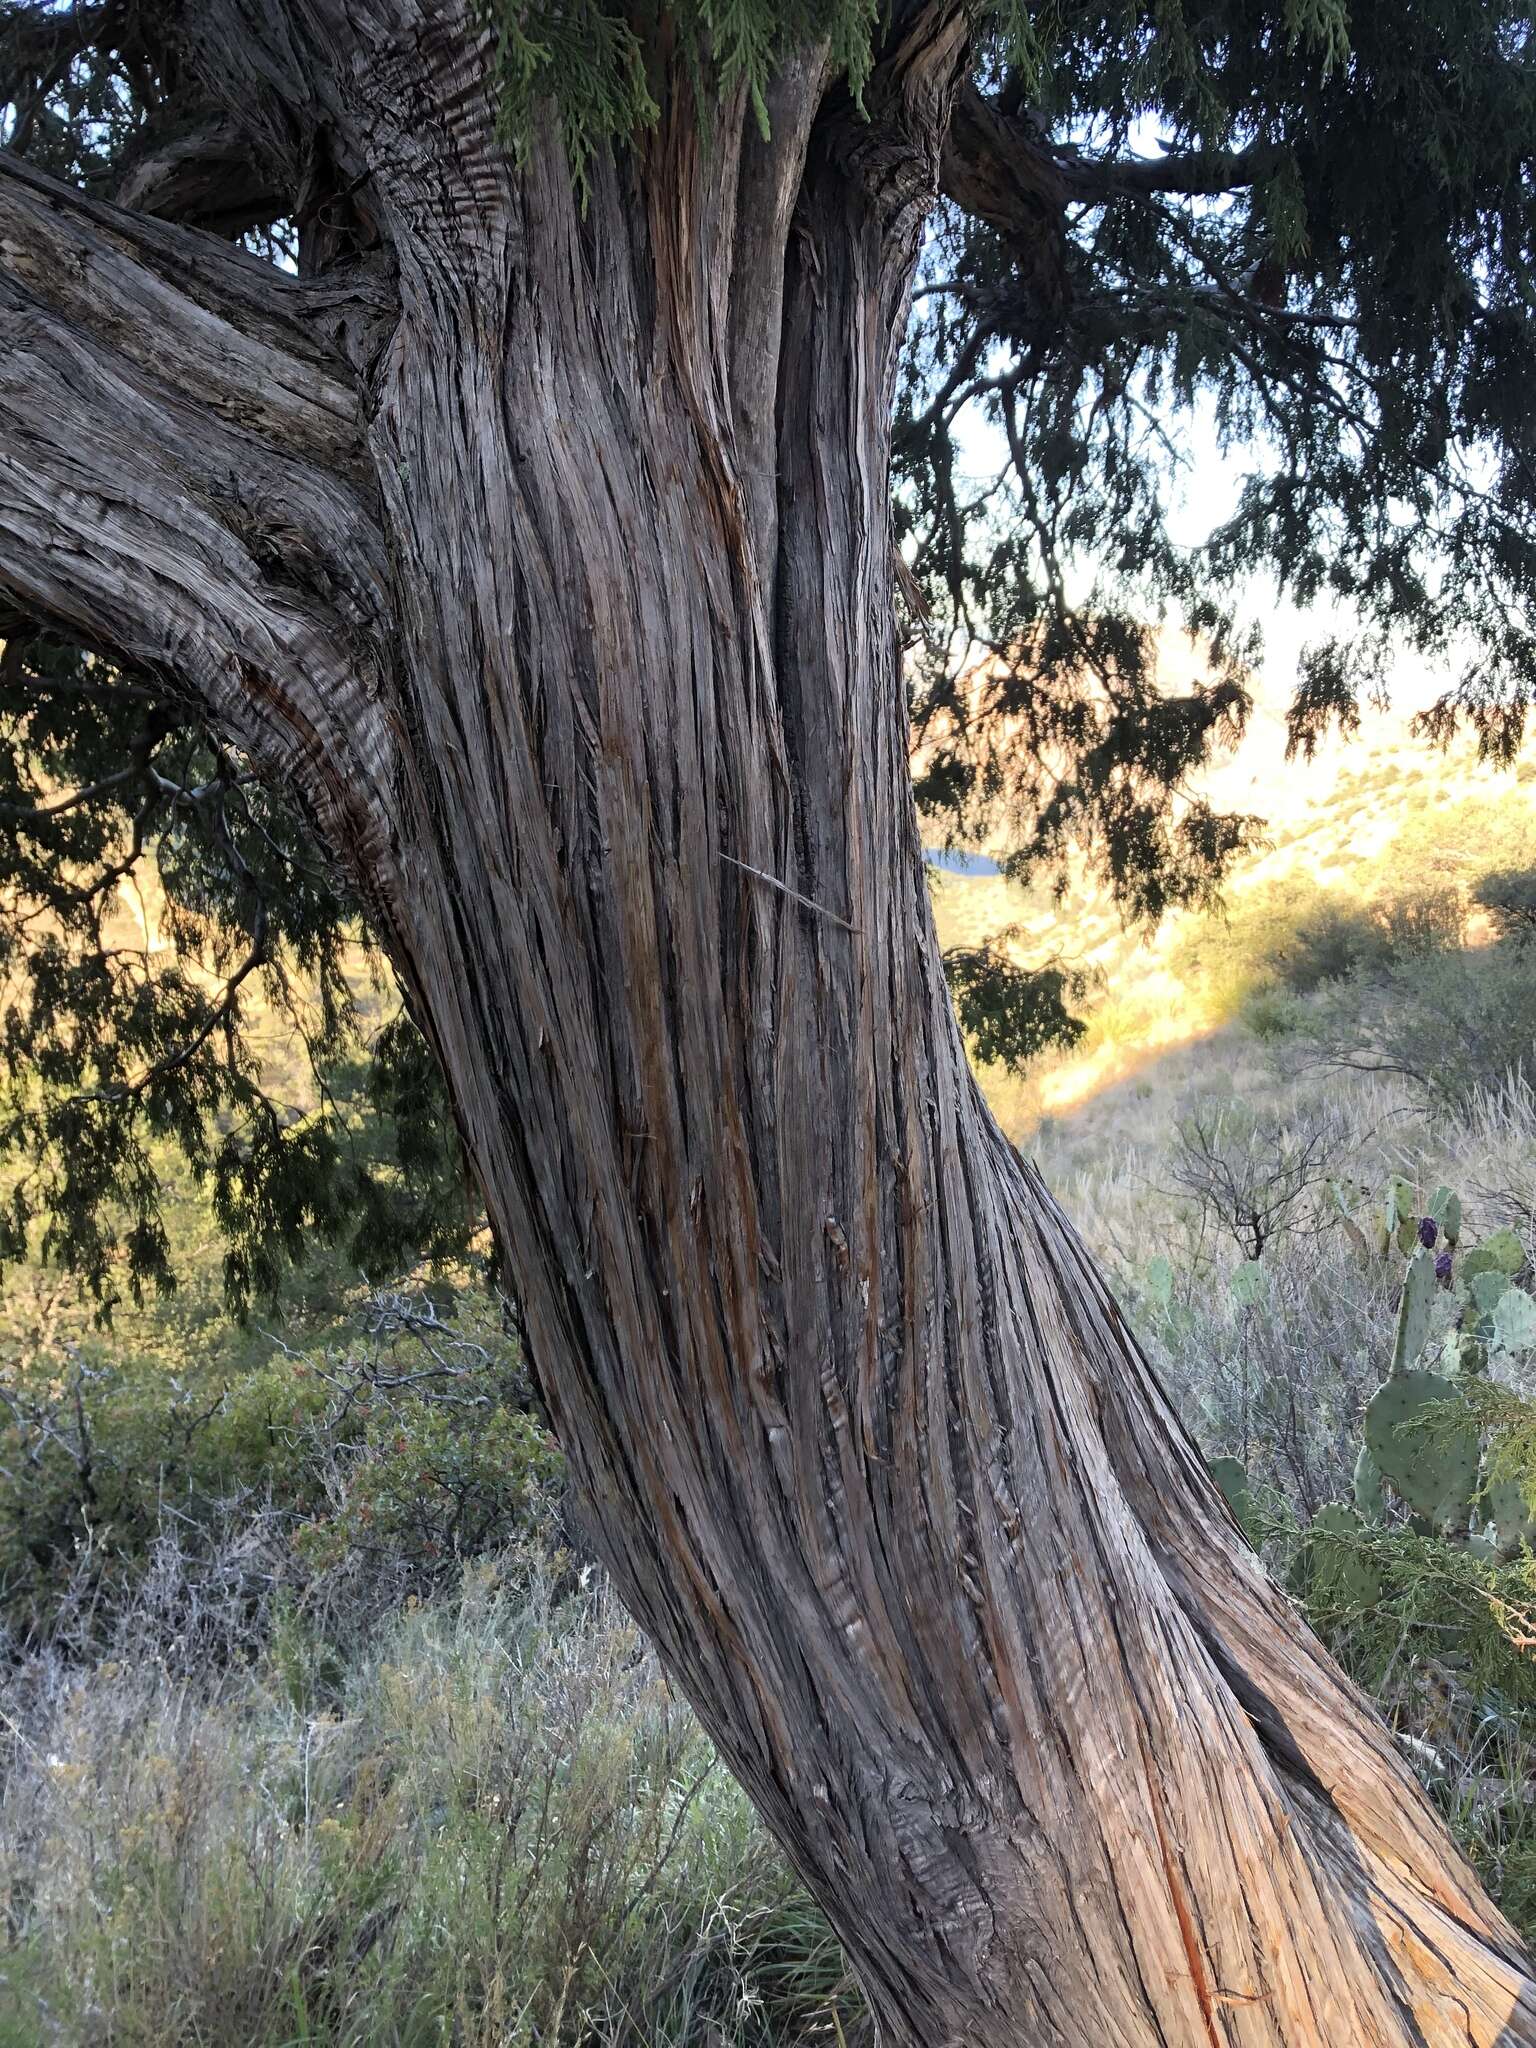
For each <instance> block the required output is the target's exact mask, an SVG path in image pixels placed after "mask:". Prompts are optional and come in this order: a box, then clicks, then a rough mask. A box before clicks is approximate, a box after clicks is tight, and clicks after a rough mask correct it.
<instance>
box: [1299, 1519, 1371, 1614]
mask: <svg viewBox="0 0 1536 2048" xmlns="http://www.w3.org/2000/svg"><path fill="white" fill-rule="evenodd" d="M1364 1534H1365V1524H1364V1522H1362V1521H1361V1519H1360V1517H1359V1515H1357V1514H1356V1512H1355V1510H1354V1509H1353V1508H1352V1507H1349V1506H1348V1505H1347V1504H1346V1503H1345V1502H1343V1501H1340V1500H1334V1501H1329V1503H1328V1505H1327V1506H1326V1507H1321V1508H1319V1509H1318V1511H1317V1513H1316V1514H1315V1515H1314V1516H1313V1517H1312V1526H1311V1528H1310V1530H1309V1531H1308V1533H1307V1548H1306V1565H1305V1569H1306V1576H1307V1580H1308V1591H1309V1592H1310V1594H1311V1595H1312V1597H1313V1599H1315V1600H1317V1601H1318V1602H1319V1603H1320V1604H1321V1605H1322V1606H1325V1607H1333V1608H1342V1609H1344V1610H1345V1611H1346V1612H1348V1613H1357V1612H1358V1611H1359V1610H1360V1609H1361V1608H1365V1607H1374V1606H1375V1605H1376V1603H1377V1601H1378V1600H1379V1599H1380V1598H1381V1596H1382V1593H1383V1591H1384V1587H1383V1584H1382V1578H1381V1573H1380V1572H1379V1571H1378V1570H1377V1569H1376V1567H1375V1565H1374V1564H1373V1563H1372V1562H1371V1559H1370V1557H1369V1556H1368V1555H1367V1554H1366V1552H1365V1551H1364V1549H1363V1548H1362V1546H1361V1544H1360V1541H1359V1539H1360V1537H1362V1536H1363V1535H1364Z"/></svg>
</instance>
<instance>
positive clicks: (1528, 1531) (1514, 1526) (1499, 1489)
mask: <svg viewBox="0 0 1536 2048" xmlns="http://www.w3.org/2000/svg"><path fill="white" fill-rule="evenodd" d="M1478 1506H1479V1508H1480V1510H1481V1512H1482V1514H1483V1516H1484V1518H1485V1522H1486V1527H1485V1529H1484V1532H1483V1533H1484V1535H1485V1536H1486V1537H1487V1539H1488V1542H1489V1544H1490V1546H1491V1548H1492V1550H1493V1552H1494V1555H1495V1556H1497V1557H1518V1556H1519V1554H1520V1552H1521V1550H1522V1549H1523V1548H1525V1547H1526V1546H1527V1545H1529V1547H1530V1548H1531V1549H1533V1550H1536V1511H1533V1509H1532V1506H1531V1502H1530V1497H1529V1495H1528V1494H1527V1493H1526V1490H1525V1488H1524V1487H1523V1486H1522V1485H1521V1484H1520V1482H1519V1480H1518V1479H1495V1480H1493V1481H1492V1483H1491V1484H1490V1485H1489V1486H1488V1487H1487V1488H1486V1490H1485V1491H1484V1493H1483V1497H1482V1499H1481V1500H1480V1501H1479V1503H1478Z"/></svg>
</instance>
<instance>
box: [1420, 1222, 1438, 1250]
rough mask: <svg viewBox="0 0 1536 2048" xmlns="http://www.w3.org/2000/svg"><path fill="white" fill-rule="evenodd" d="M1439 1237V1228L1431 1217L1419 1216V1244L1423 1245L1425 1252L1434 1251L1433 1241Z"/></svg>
mask: <svg viewBox="0 0 1536 2048" xmlns="http://www.w3.org/2000/svg"><path fill="white" fill-rule="evenodd" d="M1439 1235H1440V1226H1439V1224H1438V1223H1437V1222H1436V1221H1435V1219H1434V1217H1433V1216H1421V1217H1420V1218H1419V1243H1420V1244H1421V1245H1423V1247H1424V1249H1425V1251H1427V1252H1432V1251H1433V1250H1434V1248H1435V1239H1436V1238H1437V1237H1438V1236H1439Z"/></svg>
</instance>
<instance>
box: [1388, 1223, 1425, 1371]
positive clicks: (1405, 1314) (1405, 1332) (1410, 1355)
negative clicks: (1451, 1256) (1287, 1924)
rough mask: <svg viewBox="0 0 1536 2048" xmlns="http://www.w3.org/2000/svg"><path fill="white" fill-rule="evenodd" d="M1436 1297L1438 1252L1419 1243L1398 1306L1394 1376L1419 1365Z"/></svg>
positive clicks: (1393, 1353) (1411, 1260) (1410, 1263)
mask: <svg viewBox="0 0 1536 2048" xmlns="http://www.w3.org/2000/svg"><path fill="white" fill-rule="evenodd" d="M1434 1299H1435V1255H1434V1253H1433V1252H1432V1251H1430V1250H1429V1249H1428V1248H1427V1247H1426V1246H1424V1245H1420V1246H1419V1248H1418V1250H1417V1251H1416V1252H1415V1253H1414V1255H1413V1257H1412V1258H1411V1259H1410V1260H1409V1261H1408V1271H1407V1274H1406V1275H1405V1276H1404V1279H1403V1298H1402V1300H1401V1302H1400V1303H1399V1304H1398V1310H1397V1337H1396V1340H1395V1341H1394V1343H1393V1346H1392V1376H1393V1378H1394V1379H1399V1378H1401V1377H1402V1375H1403V1374H1404V1373H1406V1372H1408V1371H1410V1370H1411V1369H1412V1367H1414V1366H1415V1365H1417V1363H1418V1361H1419V1354H1420V1353H1421V1352H1422V1351H1423V1349H1424V1340H1425V1338H1426V1337H1428V1335H1429V1312H1430V1309H1431V1308H1432V1307H1433V1305H1434Z"/></svg>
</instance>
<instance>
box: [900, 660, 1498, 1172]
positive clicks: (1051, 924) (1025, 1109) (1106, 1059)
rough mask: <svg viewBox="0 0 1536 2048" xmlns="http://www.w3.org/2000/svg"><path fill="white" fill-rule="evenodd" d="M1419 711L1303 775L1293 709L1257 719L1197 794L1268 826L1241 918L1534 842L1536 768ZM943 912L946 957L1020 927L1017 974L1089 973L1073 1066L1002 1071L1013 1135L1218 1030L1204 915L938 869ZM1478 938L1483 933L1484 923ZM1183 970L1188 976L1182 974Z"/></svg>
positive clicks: (1372, 725)
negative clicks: (1426, 724)
mask: <svg viewBox="0 0 1536 2048" xmlns="http://www.w3.org/2000/svg"><path fill="white" fill-rule="evenodd" d="M1411 718H1412V713H1411V710H1410V709H1409V708H1408V707H1399V708H1397V709H1393V710H1373V709H1369V708H1367V709H1365V710H1364V711H1363V713H1362V720H1361V729H1360V731H1359V733H1358V734H1356V735H1355V736H1354V737H1353V738H1352V739H1348V740H1344V739H1340V738H1338V737H1336V736H1335V737H1332V738H1330V739H1329V740H1328V741H1327V742H1326V743H1325V744H1324V745H1323V746H1321V747H1320V748H1319V751H1318V754H1317V756H1316V758H1315V759H1314V760H1313V761H1312V762H1310V763H1305V762H1301V761H1291V762H1288V761H1287V760H1286V758H1285V726H1284V715H1283V698H1282V697H1281V695H1280V694H1279V693H1278V692H1276V693H1275V694H1274V696H1273V697H1272V698H1270V699H1269V700H1268V701H1261V702H1260V703H1259V704H1258V705H1257V706H1256V708H1255V711H1254V715H1253V718H1252V721H1251V723H1250V726H1249V729H1248V732H1247V735H1246V737H1245V738H1244V740H1243V742H1242V744H1241V746H1240V747H1238V748H1237V749H1236V750H1235V751H1234V752H1233V753H1232V754H1231V755H1229V756H1228V757H1227V758H1226V759H1224V760H1221V761H1218V762H1216V763H1214V764H1213V765H1212V767H1211V768H1210V769H1209V770H1208V772H1207V773H1206V775H1205V776H1204V778H1203V779H1202V782H1201V784H1200V787H1201V789H1202V790H1203V791H1204V793H1206V794H1207V795H1209V796H1210V798H1211V799H1212V801H1213V802H1215V803H1216V804H1217V805H1218V806H1219V807H1220V808H1223V809H1228V810H1237V811H1245V812H1250V813H1252V814H1254V815H1256V816H1258V817H1260V818H1262V819H1263V820H1264V821H1265V833H1264V842H1265V843H1264V847H1263V850H1262V851H1260V852H1258V853H1256V854H1255V855H1253V856H1251V857H1249V858H1248V859H1246V860H1244V861H1243V862H1242V863H1241V864H1240V865H1239V867H1238V868H1237V870H1236V871H1235V872H1234V873H1233V875H1232V877H1231V881H1230V884H1229V888H1228V891H1227V901H1228V905H1229V909H1230V911H1231V914H1232V915H1233V916H1234V917H1235V916H1237V915H1239V914H1240V913H1241V908H1242V905H1243V903H1244V901H1245V899H1251V898H1252V897H1253V895H1254V893H1255V892H1263V891H1265V890H1266V889H1268V888H1270V887H1271V886H1273V885H1283V884H1289V883H1292V882H1295V881H1297V880H1300V879H1305V880H1306V881H1307V882H1309V883H1312V884H1315V885H1316V886H1317V887H1319V888H1322V889H1325V890H1328V891H1330V892H1339V893H1341V894H1343V895H1358V894H1360V893H1364V894H1367V895H1374V894H1378V893H1383V892H1388V891H1390V892H1392V893H1396V892H1397V891H1399V890H1401V889H1403V888H1404V887H1406V886H1409V885H1410V884H1411V883H1412V881H1413V878H1414V877H1415V876H1420V877H1423V878H1425V879H1426V880H1429V879H1431V878H1433V877H1435V876H1442V875H1443V876H1444V877H1445V878H1446V879H1452V880H1454V879H1456V878H1458V877H1464V876H1465V875H1466V874H1467V873H1468V872H1469V871H1471V870H1472V869H1474V868H1475V867H1476V864H1477V862H1478V860H1479V859H1480V858H1482V857H1483V855H1484V854H1485V852H1486V851H1487V849H1489V848H1490V847H1492V846H1496V845H1502V846H1507V845H1510V844H1512V843H1514V842H1516V841H1518V840H1519V839H1521V838H1522V837H1524V836H1527V835H1536V763H1532V762H1529V761H1527V762H1525V763H1523V764H1522V765H1520V766H1518V767H1516V768H1514V769H1507V768H1498V767H1494V766H1492V765H1490V764H1484V763H1480V762H1479V761H1478V759H1477V756H1476V750H1475V747H1473V746H1472V745H1471V744H1458V745H1457V746H1455V747H1453V748H1452V749H1451V750H1450V751H1449V752H1446V753H1441V752H1439V751H1437V750H1436V749H1434V748H1433V747H1431V746H1430V745H1429V744H1428V743H1427V742H1426V741H1425V740H1423V739H1420V738H1417V737H1415V736H1414V734H1413V733H1412V731H1411V730H1410V725H1411ZM933 890H934V908H935V914H936V917H937V920H938V927H939V936H940V939H941V941H942V943H943V944H944V945H945V946H946V947H950V946H959V945H975V944H978V943H980V942H981V941H983V940H987V939H993V940H995V939H996V938H997V936H998V935H999V934H1001V933H1005V932H1007V931H1009V930H1010V928H1012V929H1013V931H1014V933H1015V936H1013V937H1012V938H1011V939H1009V940H1007V941H1006V945H1005V949H1006V950H1007V951H1008V952H1009V953H1010V955H1011V956H1012V957H1014V958H1016V959H1017V960H1018V961H1019V963H1020V964H1021V965H1029V964H1038V963H1040V962H1042V961H1044V960H1046V959H1049V958H1051V957H1052V956H1059V957H1060V958H1061V959H1062V960H1064V961H1067V962H1069V963H1071V964H1072V965H1074V966H1078V967H1083V968H1086V969H1088V970H1090V971H1091V972H1092V974H1093V975H1094V977H1095V982H1096V993H1095V994H1094V996H1093V997H1092V999H1091V1001H1090V1004H1089V1005H1088V1007H1087V1009H1086V1011H1085V1015H1086V1016H1087V1019H1088V1022H1089V1025H1090V1029H1089V1033H1088V1036H1087V1038H1086V1039H1085V1040H1084V1042H1083V1044H1082V1046H1081V1047H1080V1048H1079V1049H1078V1050H1077V1051H1076V1052H1075V1053H1073V1054H1071V1055H1070V1056H1064V1057H1056V1058H1052V1059H1047V1060H1045V1061H1043V1062H1041V1063H1039V1064H1038V1065H1037V1066H1036V1067H1035V1068H1034V1069H1033V1070H1032V1071H1031V1073H1030V1074H1029V1075H1028V1076H1027V1077H1025V1078H1024V1079H1022V1080H1021V1079H1019V1078H1017V1077H1015V1076H1013V1075H1010V1074H1007V1073H1004V1072H1001V1071H993V1072H991V1073H989V1074H988V1075H987V1076H986V1077H985V1079H986V1083H987V1089H988V1094H989V1096H990V1098H991V1100H992V1103H993V1106H994V1108H995V1109H996V1111H997V1113H998V1115H999V1117H1000V1119H1001V1120H1002V1122H1003V1125H1004V1127H1005V1129H1006V1130H1007V1131H1008V1133H1009V1135H1010V1136H1012V1137H1014V1138H1015V1139H1016V1140H1022V1139H1024V1138H1026V1137H1027V1136H1028V1135H1029V1134H1030V1132H1031V1131H1032V1130H1033V1129H1034V1128H1035V1126H1036V1125H1037V1124H1038V1122H1039V1120H1040V1118H1041V1117H1042V1116H1055V1115H1060V1114H1062V1113H1064V1112H1068V1111H1071V1110H1072V1109H1074V1108H1075V1107H1078V1106H1081V1105H1084V1104H1085V1103H1087V1102H1088V1101H1089V1100H1091V1099H1092V1098H1093V1097H1095V1096H1096V1095H1097V1094H1098V1093H1099V1091H1100V1090H1102V1089H1104V1088H1105V1087H1107V1086H1108V1085H1109V1084H1110V1083H1112V1082H1114V1081H1117V1080H1121V1079H1123V1078H1124V1077H1126V1076H1127V1075H1129V1074H1132V1073H1134V1072H1135V1071H1136V1070H1137V1069H1138V1068H1139V1067H1140V1066H1142V1065H1143V1064H1145V1063H1146V1062H1147V1061H1149V1060H1151V1059H1154V1058H1158V1057H1160V1056H1161V1055H1162V1054H1164V1053H1165V1052H1167V1051H1168V1050H1169V1049H1170V1048H1172V1047H1175V1046H1180V1045H1184V1044H1186V1043H1188V1042H1189V1041H1191V1040H1196V1039H1199V1038H1201V1037H1203V1036H1204V1035H1206V1034H1208V1033H1210V1032H1211V1031H1213V1030H1214V1029H1215V1028H1217V1027H1218V1026H1219V1024H1220V1023H1221V1021H1222V1018H1223V1014H1224V1004H1225V991H1224V990H1223V988H1222V987H1221V985H1220V979H1219V977H1213V976H1212V974H1211V973H1210V972H1209V971H1208V963H1202V971H1195V970H1194V968H1193V967H1192V963H1191V960H1190V957H1189V956H1190V953H1191V946H1192V939H1193V937H1194V935H1195V933H1196V931H1197V930H1198V929H1200V928H1202V926H1204V924H1205V920H1203V919H1202V918H1201V917H1200V916H1199V915H1197V914H1195V913H1181V914H1178V915H1175V916H1172V917H1170V918H1168V919H1167V920H1166V921H1165V922H1164V924H1163V925H1162V926H1161V928H1160V929H1159V930H1157V931H1156V932H1152V933H1145V932H1134V931H1127V930H1126V929H1125V928H1124V927H1123V925H1122V923H1121V920H1120V918H1119V916H1118V914H1117V912H1116V910H1115V907H1114V905H1113V904H1112V902H1111V901H1110V899H1109V897H1108V894H1107V892H1106V891H1104V890H1103V889H1102V888H1100V887H1098V886H1096V885H1095V884H1094V883H1093V882H1092V881H1090V880H1086V879H1084V878H1082V877H1081V876H1079V877H1076V878H1074V879H1073V881H1072V883H1071V885H1070V886H1069V888H1068V890H1067V892H1066V894H1065V895H1064V896H1063V897H1062V898H1061V899H1060V900H1059V901H1058V900H1057V899H1056V898H1055V897H1054V895H1053V894H1052V892H1051V890H1050V888H1049V887H1048V886H1046V885H1044V884H1041V885H1037V886H1034V887H1030V888H1026V887H1021V886H1019V885H1017V884H1014V883H1011V882H1009V881H1006V880H1005V879H1004V878H1003V877H1002V876H1001V875H995V874H992V875H966V874H955V873H939V872H935V873H934V876H933ZM1472 936H1473V937H1474V938H1475V937H1476V936H1477V933H1476V930H1475V927H1474V930H1473V932H1472ZM1181 970H1182V971H1181Z"/></svg>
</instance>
